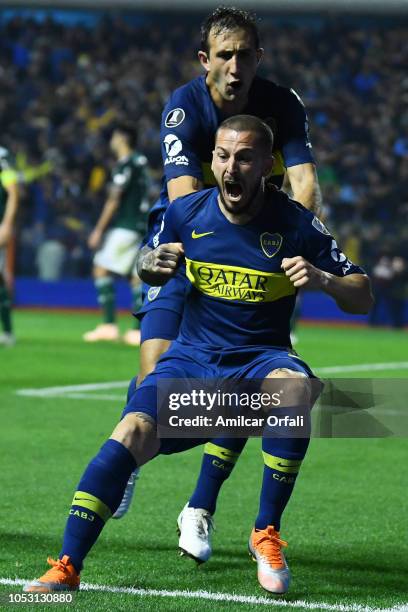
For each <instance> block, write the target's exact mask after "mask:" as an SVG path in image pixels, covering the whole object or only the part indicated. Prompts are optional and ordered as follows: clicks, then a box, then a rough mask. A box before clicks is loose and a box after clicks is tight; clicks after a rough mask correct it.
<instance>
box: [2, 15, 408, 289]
mask: <svg viewBox="0 0 408 612" xmlns="http://www.w3.org/2000/svg"><path fill="white" fill-rule="evenodd" d="M199 23H200V19H199V17H192V16H190V17H188V18H187V17H185V18H184V17H183V19H180V16H177V15H174V14H169V15H168V16H164V17H163V15H161V17H160V18H159V17H157V16H156V17H155V16H154V15H152V16H150V17H146V16H145V18H144V20H141V21H140V23H137V21H135V20H133V21H132V20H127V19H121V18H114V19H113V18H108V17H106V16H105V17H101V18H100V19H99V20H98V23H97V25H96V27H93V28H88V27H86V26H81V25H63V24H61V23H56V22H54V21H52V20H51V19H48V20H43V21H42V22H37V21H34V20H29V19H26V18H21V17H14V18H12V19H10V20H8V21H7V22H3V23H2V24H1V25H0V58H1V59H0V89H1V92H2V95H1V97H0V126H1V136H0V144H1V145H2V146H5V147H7V148H9V149H10V150H11V151H12V153H13V154H14V156H15V158H16V164H17V168H18V171H19V173H20V178H21V184H22V192H23V200H22V211H21V214H20V222H19V232H18V248H17V273H18V274H20V275H26V276H27V275H32V276H35V275H38V274H40V275H42V274H43V273H42V271H41V270H42V266H41V261H42V259H43V260H44V261H45V262H47V261H50V259H49V254H48V251H47V249H51V252H52V253H54V255H53V257H54V262H55V261H59V259H60V261H61V264H60V267H59V271H60V273H61V274H63V275H67V276H88V275H89V274H90V269H91V266H90V262H91V253H90V252H89V250H88V248H87V246H86V237H87V235H88V234H89V232H90V230H91V229H92V226H93V223H94V221H95V218H96V217H97V215H98V214H99V212H100V209H101V206H102V204H103V201H104V197H105V189H106V181H107V179H108V177H109V171H110V166H111V164H112V160H111V158H110V154H109V150H108V146H107V143H108V137H109V129H110V126H111V125H112V123H113V122H114V121H115V120H116V119H118V118H131V119H134V120H136V121H137V123H138V125H139V130H140V140H139V149H140V150H141V151H142V152H143V153H144V154H145V155H146V156H147V158H148V160H149V164H150V168H151V176H152V184H151V194H150V197H151V200H152V201H153V200H154V198H155V197H156V196H157V193H158V189H159V181H160V176H161V158H160V147H159V127H160V115H161V110H162V108H163V106H164V104H165V101H166V99H167V97H168V95H169V94H170V92H171V91H172V90H173V89H174V88H175V87H177V86H179V85H181V84H182V83H184V82H186V81H188V80H189V79H191V78H193V77H194V76H196V75H197V74H199V73H200V68H199V64H198V61H197V59H196V52H197V49H198V44H199ZM259 25H260V30H261V33H262V43H263V46H264V47H265V51H266V53H265V58H264V60H263V62H262V67H261V71H260V73H261V74H262V75H263V76H267V77H268V78H271V79H273V80H275V81H277V82H278V83H280V84H282V85H287V86H290V87H293V88H294V89H295V90H296V91H297V92H298V93H299V95H300V96H301V97H302V99H303V101H304V103H305V105H306V107H307V110H308V114H309V120H310V131H311V139H312V143H313V146H314V152H315V156H316V160H317V164H318V171H319V179H320V183H321V186H322V191H323V201H324V206H325V210H324V216H325V220H326V223H327V225H328V226H329V228H330V229H331V230H332V232H333V233H335V235H337V236H338V237H339V239H340V240H341V242H342V245H343V246H345V250H346V252H347V254H348V255H349V256H350V257H351V258H352V259H353V260H355V261H356V263H361V264H362V265H363V266H366V268H367V269H368V270H369V271H374V270H375V269H376V266H377V268H378V265H379V264H380V259H381V257H389V258H390V261H392V260H393V258H399V260H398V261H399V264H398V265H397V268H398V269H399V270H400V268H401V265H402V268H403V270H405V272H404V273H402V274H401V272H398V275H399V276H398V277H399V278H400V279H405V280H403V281H402V282H405V286H406V270H407V261H408V223H407V222H406V219H407V218H408V155H407V154H408V110H407V109H408V75H407V72H406V66H407V65H408V25H406V26H404V25H403V24H402V25H401V23H399V24H398V23H397V24H395V23H394V24H393V23H392V22H387V23H385V24H384V23H382V22H381V21H377V22H376V21H372V20H371V21H370V24H369V26H364V25H362V23H361V20H360V21H359V22H358V23H357V22H355V23H354V22H353V21H352V20H348V21H345V20H342V19H337V18H336V19H334V18H333V19H327V20H315V21H314V22H312V23H308V21H307V20H305V22H304V23H303V22H302V20H298V21H297V22H296V24H294V23H293V22H290V21H288V22H287V23H285V20H284V19H283V18H282V17H280V18H279V19H278V20H277V19H276V18H274V17H267V16H263V18H262V19H261V20H260V23H259ZM44 252H45V253H44ZM58 253H59V254H58ZM58 257H59V259H58ZM383 262H384V260H383ZM380 267H381V266H380Z"/></svg>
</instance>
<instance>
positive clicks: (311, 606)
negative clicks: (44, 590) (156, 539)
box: [0, 578, 408, 612]
mask: <svg viewBox="0 0 408 612" xmlns="http://www.w3.org/2000/svg"><path fill="white" fill-rule="evenodd" d="M27 582H29V580H22V579H21V578H14V579H13V578H0V584H2V585H4V586H23V585H25V584H27ZM81 591H100V592H101V593H120V594H123V595H136V596H142V597H143V596H145V597H184V598H185V599H206V600H210V601H230V602H233V603H242V604H251V605H261V606H271V607H272V606H273V607H283V608H302V609H304V610H328V611H329V612H403V611H404V610H406V609H407V606H408V604H404V603H399V604H397V605H396V606H394V607H392V608H372V607H370V606H364V605H361V604H348V605H347V604H329V603H325V602H319V601H314V602H309V601H304V600H302V599H299V600H296V601H287V600H284V599H283V600H282V599H273V598H272V597H271V598H269V597H257V596H255V595H238V594H236V593H219V592H218V593H217V592H212V591H188V590H187V591H181V590H176V591H168V590H167V589H136V588H132V587H113V586H108V585H105V584H89V583H86V582H84V583H83V584H81Z"/></svg>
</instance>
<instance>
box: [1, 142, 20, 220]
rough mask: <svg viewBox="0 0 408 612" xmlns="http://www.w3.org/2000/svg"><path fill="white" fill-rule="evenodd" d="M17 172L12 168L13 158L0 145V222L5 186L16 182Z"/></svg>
mask: <svg viewBox="0 0 408 612" xmlns="http://www.w3.org/2000/svg"><path fill="white" fill-rule="evenodd" d="M17 178H18V177H17V172H16V170H15V168H14V159H13V157H12V155H11V153H10V151H8V149H5V148H4V147H0V222H1V220H2V218H3V215H4V212H5V210H6V203H7V198H8V194H7V187H8V186H9V185H11V184H13V183H16V182H17Z"/></svg>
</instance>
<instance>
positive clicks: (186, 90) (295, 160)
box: [149, 76, 314, 235]
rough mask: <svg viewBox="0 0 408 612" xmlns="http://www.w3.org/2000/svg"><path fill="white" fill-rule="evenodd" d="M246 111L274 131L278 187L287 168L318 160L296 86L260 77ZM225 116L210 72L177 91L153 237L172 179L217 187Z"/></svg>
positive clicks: (166, 130) (167, 123)
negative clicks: (214, 161)
mask: <svg viewBox="0 0 408 612" xmlns="http://www.w3.org/2000/svg"><path fill="white" fill-rule="evenodd" d="M242 113H244V114H247V115H254V116H256V117H259V118H260V119H262V120H263V121H265V123H267V124H268V125H269V126H270V127H271V129H272V131H273V133H274V137H275V143H274V152H273V154H274V157H275V165H274V169H273V172H272V174H271V177H270V181H271V182H273V183H274V184H275V185H276V186H277V187H281V186H282V182H283V177H284V174H285V169H286V168H289V167H290V166H297V165H299V164H305V163H314V158H313V154H312V151H311V144H310V141H309V136H308V128H307V125H308V123H307V116H306V111H305V107H304V105H303V103H302V101H301V100H300V98H299V96H298V95H297V94H296V92H294V91H293V90H292V89H288V88H287V87H281V86H280V85H277V84H276V83H273V82H272V81H268V80H266V79H263V78H260V77H255V79H254V81H253V83H252V86H251V89H250V90H249V94H248V103H247V106H246V107H245V108H244V109H243V110H242ZM224 119H225V117H224V116H222V114H221V113H220V111H219V109H218V108H217V107H216V105H215V104H214V102H213V100H212V98H211V96H210V93H209V90H208V87H207V85H206V81H205V76H200V77H198V78H196V79H193V80H192V81H190V82H189V83H187V84H186V85H183V86H182V87H179V88H178V89H176V90H175V91H174V92H173V93H172V94H171V96H170V98H169V100H168V102H167V104H166V107H165V109H164V111H163V115H162V122H161V150H162V157H163V166H164V177H163V184H162V191H161V195H160V198H159V200H158V201H157V202H156V204H155V205H154V206H153V207H152V209H151V213H150V219H149V235H152V234H154V233H155V232H157V230H158V227H159V224H160V222H161V218H162V216H163V213H164V211H165V209H166V208H167V206H168V204H169V200H168V194H167V181H169V180H171V179H174V178H178V177H180V176H193V177H195V178H197V179H199V180H200V181H202V182H203V184H204V186H206V187H209V186H212V185H215V180H214V176H213V174H212V171H211V158H212V151H213V149H214V141H215V133H216V131H217V129H218V126H219V125H220V124H221V123H222V121H223V120H224Z"/></svg>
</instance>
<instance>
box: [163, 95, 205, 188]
mask: <svg viewBox="0 0 408 612" xmlns="http://www.w3.org/2000/svg"><path fill="white" fill-rule="evenodd" d="M200 133H201V130H200V120H199V116H198V112H197V108H195V107H194V104H193V100H192V98H191V93H189V92H188V90H185V88H181V89H180V90H177V91H175V92H174V93H173V94H172V96H171V97H170V100H169V101H168V103H167V104H166V107H165V109H164V111H163V115H162V121H161V128H160V140H161V152H162V158H163V166H164V174H165V177H166V181H170V180H171V179H174V178H178V177H179V176H194V177H195V178H197V179H199V180H202V179H203V175H202V168H201V161H200V159H199V156H198V151H199V137H200Z"/></svg>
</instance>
